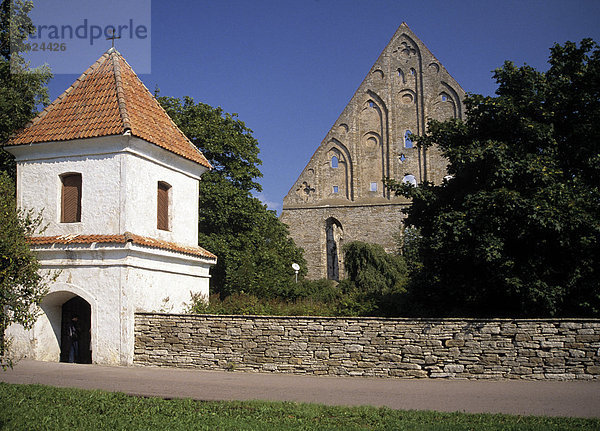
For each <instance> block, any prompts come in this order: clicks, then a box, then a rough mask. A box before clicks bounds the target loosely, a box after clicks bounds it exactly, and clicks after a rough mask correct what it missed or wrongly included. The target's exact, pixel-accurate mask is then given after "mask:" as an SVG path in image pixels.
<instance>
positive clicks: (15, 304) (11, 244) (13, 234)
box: [0, 172, 46, 358]
mask: <svg viewBox="0 0 600 431" xmlns="http://www.w3.org/2000/svg"><path fill="white" fill-rule="evenodd" d="M41 223H42V218H41V214H38V215H35V214H33V213H32V212H31V211H29V212H23V211H18V210H17V208H16V201H15V189H14V186H13V183H12V180H11V178H10V177H9V176H8V174H6V173H5V172H0V227H1V229H0V358H3V357H4V356H5V349H4V348H5V337H4V335H5V329H6V328H7V327H8V325H10V324H11V323H19V324H21V325H23V326H24V327H25V328H31V327H32V325H33V324H34V323H35V320H36V317H37V311H38V308H37V306H38V305H39V304H40V303H41V301H42V298H43V296H44V295H45V294H46V281H45V280H44V278H43V276H42V275H41V274H40V271H39V264H38V262H37V260H36V258H35V256H34V254H33V252H32V251H31V250H30V249H29V245H28V244H27V237H29V236H31V235H33V234H34V233H35V232H36V231H38V230H39V228H40V225H41Z"/></svg>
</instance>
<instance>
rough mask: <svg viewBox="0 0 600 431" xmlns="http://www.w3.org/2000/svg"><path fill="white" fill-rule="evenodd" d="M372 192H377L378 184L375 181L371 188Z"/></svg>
mask: <svg viewBox="0 0 600 431" xmlns="http://www.w3.org/2000/svg"><path fill="white" fill-rule="evenodd" d="M370 190H371V191H372V192H376V191H377V183H376V182H375V181H372V182H371V188H370Z"/></svg>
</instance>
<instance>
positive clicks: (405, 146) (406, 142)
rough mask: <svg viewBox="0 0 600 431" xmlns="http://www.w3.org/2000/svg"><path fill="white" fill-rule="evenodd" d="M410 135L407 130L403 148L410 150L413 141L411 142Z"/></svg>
mask: <svg viewBox="0 0 600 431" xmlns="http://www.w3.org/2000/svg"><path fill="white" fill-rule="evenodd" d="M410 135H411V132H410V130H407V131H406V133H405V134H404V148H412V147H413V141H412V139H410Z"/></svg>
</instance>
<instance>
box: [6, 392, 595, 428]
mask: <svg viewBox="0 0 600 431" xmlns="http://www.w3.org/2000/svg"><path fill="white" fill-rule="evenodd" d="M0 429H1V430H129V429H136V430H140V429H143V430H211V431H212V430H269V431H275V430H344V431H347V430H375V429H380V430H477V431H479V430H517V429H518V430H548V429H557V430H600V420H599V419H574V418H548V417H534V416H509V415H492V414H466V413H437V412H418V411H400V410H391V409H388V408H376V407H330V406H323V405H318V404H297V403H289V402H285V403H280V402H263V401H250V402H238V401H233V402H216V401H193V400H189V399H184V400H164V399H161V398H140V397H132V396H128V395H124V394H121V393H111V392H103V391H85V390H80V389H62V388H53V387H48V386H40V385H10V384H6V383H0Z"/></svg>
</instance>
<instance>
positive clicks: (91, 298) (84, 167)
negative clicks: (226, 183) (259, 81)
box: [5, 48, 216, 365]
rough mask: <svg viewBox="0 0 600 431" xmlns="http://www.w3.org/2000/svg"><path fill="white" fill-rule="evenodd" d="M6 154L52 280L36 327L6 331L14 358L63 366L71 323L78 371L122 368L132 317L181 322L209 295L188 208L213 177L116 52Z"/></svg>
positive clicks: (206, 260)
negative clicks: (181, 315)
mask: <svg viewBox="0 0 600 431" xmlns="http://www.w3.org/2000/svg"><path fill="white" fill-rule="evenodd" d="M5 149H6V150H7V151H9V152H11V153H12V154H14V155H15V158H16V161H17V202H18V205H19V206H20V207H21V208H25V209H30V208H31V209H34V210H36V211H39V210H43V217H44V221H45V223H47V224H48V227H47V229H46V231H45V232H44V233H43V235H44V236H39V237H34V238H31V240H30V242H31V247H32V249H33V250H34V251H35V252H36V254H37V257H38V260H39V261H40V263H41V265H42V268H43V269H44V270H60V275H59V276H58V279H57V281H56V282H54V283H53V284H52V285H51V286H50V292H49V293H48V295H47V296H46V297H45V299H44V301H43V303H42V310H43V314H42V316H41V317H40V318H39V319H38V322H37V323H36V325H35V327H34V328H33V329H32V330H31V331H23V329H22V328H19V327H17V326H13V327H12V328H11V329H10V334H11V335H12V336H13V345H14V350H15V353H16V354H17V355H21V356H26V357H30V358H34V359H40V360H50V361H58V360H59V359H60V358H61V357H62V358H63V359H64V353H65V352H64V351H63V352H62V356H61V340H63V339H64V327H65V321H66V320H68V319H70V315H72V314H75V313H76V314H78V315H79V316H80V323H81V326H82V332H83V335H82V341H81V346H80V349H81V350H82V352H81V353H82V354H81V359H82V361H83V362H94V363H102V364H123V365H127V364H131V363H132V362H133V353H134V313H135V312H138V311H165V312H174V313H177V312H182V311H184V310H185V308H186V305H187V304H189V303H190V302H191V294H200V295H208V280H209V268H210V265H211V264H214V263H215V262H216V257H215V256H214V255H213V254H211V253H210V252H208V251H206V250H204V249H202V248H200V247H199V246H198V204H197V202H198V181H199V180H200V176H201V175H202V173H203V172H205V171H206V170H208V169H210V168H211V166H210V164H209V163H208V161H207V160H206V158H205V157H204V156H203V155H202V153H201V152H200V151H199V150H198V149H197V148H196V147H195V146H194V145H193V144H192V143H191V142H190V141H189V140H188V139H187V138H186V137H185V136H184V135H183V133H182V132H181V131H180V130H179V129H178V128H177V126H176V125H175V124H174V123H173V121H172V120H171V119H170V118H169V117H168V115H167V114H166V112H165V111H164V110H163V109H162V108H161V107H160V105H159V104H158V102H157V101H156V99H155V98H154V97H153V96H152V94H151V93H150V92H149V91H148V89H147V88H146V87H145V86H144V84H143V83H142V82H141V81H140V80H139V78H138V77H137V76H136V74H135V73H134V71H133V70H132V69H131V67H130V66H129V64H128V63H127V62H126V61H125V59H124V58H123V57H122V56H121V55H120V54H119V52H117V51H116V50H115V49H114V48H111V49H109V50H108V51H107V52H106V53H105V54H104V55H102V57H100V59H98V61H97V62H96V63H94V64H93V65H92V66H91V67H90V68H89V69H88V70H86V71H85V72H84V73H83V75H81V76H80V77H79V79H77V81H75V83H74V84H73V85H72V86H71V87H69V88H68V89H67V90H66V91H65V92H64V93H63V94H62V95H61V96H59V97H58V98H57V99H56V100H55V101H54V102H53V103H52V104H51V105H50V106H48V108H46V109H45V110H44V111H43V112H41V113H40V114H39V115H38V116H37V117H36V118H35V119H34V120H33V121H32V122H31V123H30V124H29V125H28V126H27V127H26V128H25V129H24V130H22V131H21V132H20V133H18V134H17V135H16V136H14V137H13V138H12V139H11V140H10V141H9V143H8V144H7V146H6V147H5ZM63 350H64V349H63Z"/></svg>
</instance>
